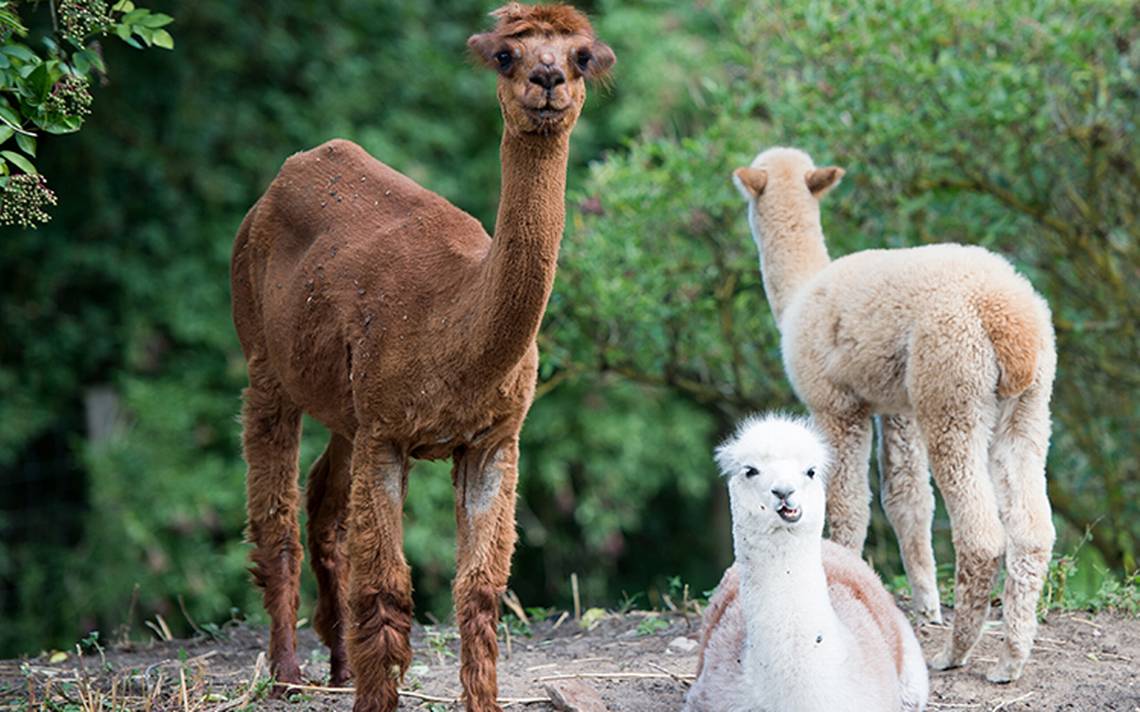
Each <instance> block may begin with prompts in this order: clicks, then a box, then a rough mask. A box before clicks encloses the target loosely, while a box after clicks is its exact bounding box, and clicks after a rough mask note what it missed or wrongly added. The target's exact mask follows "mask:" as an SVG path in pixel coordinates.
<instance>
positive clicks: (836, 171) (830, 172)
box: [804, 166, 846, 198]
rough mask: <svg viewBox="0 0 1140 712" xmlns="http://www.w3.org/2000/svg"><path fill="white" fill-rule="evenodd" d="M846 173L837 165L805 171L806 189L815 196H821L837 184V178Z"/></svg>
mask: <svg viewBox="0 0 1140 712" xmlns="http://www.w3.org/2000/svg"><path fill="white" fill-rule="evenodd" d="M844 173H846V171H844V170H843V169H842V168H840V167H839V166H827V167H826V168H815V169H812V170H810V171H808V172H807V175H806V176H804V179H805V180H806V181H807V187H808V190H810V191H811V194H812V195H814V196H815V197H817V198H822V197H823V196H824V194H825V193H827V191H829V190H831V189H832V188H834V187H835V186H837V185H839V179H840V178H842V177H843V174H844Z"/></svg>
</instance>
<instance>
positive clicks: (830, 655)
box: [685, 416, 928, 712]
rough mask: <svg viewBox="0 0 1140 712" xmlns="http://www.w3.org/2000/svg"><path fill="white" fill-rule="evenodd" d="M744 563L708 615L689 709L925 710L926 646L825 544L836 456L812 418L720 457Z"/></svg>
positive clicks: (749, 427) (756, 434)
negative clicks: (830, 472)
mask: <svg viewBox="0 0 1140 712" xmlns="http://www.w3.org/2000/svg"><path fill="white" fill-rule="evenodd" d="M716 455H717V463H718V465H719V466H720V468H721V472H722V474H723V475H724V476H725V477H726V478H727V480H728V487H729V496H730V501H731V506H732V520H733V521H732V524H733V544H734V548H735V551H736V563H735V564H734V565H733V566H732V568H730V569H729V570H728V571H726V572H725V575H724V578H723V580H722V581H721V583H720V585H719V586H718V587H717V590H716V592H715V593H714V595H713V598H712V600H711V601H710V602H709V606H708V608H707V609H706V611H705V616H704V620H703V626H702V632H701V646H700V662H699V664H698V671H697V680H696V682H695V683H694V685H693V687H692V689H691V690H690V691H689V694H688V696H687V698H686V701H685V710H686V711H687V712H705V711H709V712H711V711H713V710H715V711H717V712H725V711H740V712H744V711H747V712H762V711H764V712H832V711H833V710H839V709H858V710H874V711H890V710H895V711H897V710H907V711H912V710H921V709H923V708H924V707H925V704H926V698H927V694H928V679H927V674H926V665H925V663H924V661H923V659H922V650H921V649H920V648H919V645H918V640H917V639H916V638H915V636H914V632H913V631H912V630H911V629H910V625H909V624H908V623H907V621H906V618H905V617H904V616H903V615H902V612H901V611H899V610H898V608H897V607H896V606H895V604H894V600H893V599H892V598H891V596H890V594H889V593H887V591H886V589H884V588H883V585H882V583H881V582H880V581H879V579H878V578H877V577H876V576H875V574H874V572H873V571H871V569H870V567H869V566H867V564H866V563H864V562H863V561H862V560H860V559H859V557H858V556H856V555H855V554H853V553H852V552H850V551H849V550H846V549H843V548H842V547H839V546H836V545H835V544H832V543H831V542H827V541H823V540H821V535H822V533H823V519H824V507H825V495H824V490H825V482H824V474H825V472H826V468H827V466H828V463H829V459H830V458H829V453H828V448H827V445H826V443H825V441H824V440H823V438H822V436H821V435H820V434H819V432H818V431H816V430H815V429H814V428H813V427H812V426H811V423H810V422H807V421H805V420H803V419H793V418H788V417H785V416H766V417H757V418H751V419H749V420H747V421H745V422H744V423H743V424H742V425H741V427H740V429H739V430H738V431H737V433H736V435H734V436H733V437H732V438H730V439H729V440H728V442H726V443H725V444H724V445H722V446H721V447H720V448H718V450H717V453H716Z"/></svg>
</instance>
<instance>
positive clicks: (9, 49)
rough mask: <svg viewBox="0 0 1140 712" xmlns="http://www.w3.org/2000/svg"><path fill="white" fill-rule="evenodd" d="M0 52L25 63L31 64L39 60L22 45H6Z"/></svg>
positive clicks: (0, 48)
mask: <svg viewBox="0 0 1140 712" xmlns="http://www.w3.org/2000/svg"><path fill="white" fill-rule="evenodd" d="M0 52H3V53H4V54H6V55H8V56H9V57H15V58H16V59H22V60H23V61H25V62H33V61H35V60H38V59H39V57H38V56H37V55H36V53H35V52H33V51H32V50H30V49H28V48H27V47H26V46H24V45H22V44H6V45H4V46H3V47H0Z"/></svg>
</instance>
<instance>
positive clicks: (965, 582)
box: [919, 406, 1005, 670]
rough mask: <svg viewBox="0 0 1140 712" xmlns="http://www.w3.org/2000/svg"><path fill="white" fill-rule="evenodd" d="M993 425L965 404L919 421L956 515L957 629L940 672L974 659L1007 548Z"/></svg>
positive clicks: (941, 657) (938, 664) (938, 661)
mask: <svg viewBox="0 0 1140 712" xmlns="http://www.w3.org/2000/svg"><path fill="white" fill-rule="evenodd" d="M989 422H990V421H989V419H988V417H983V414H981V413H980V412H971V410H970V408H968V407H965V406H964V407H963V410H962V411H959V412H949V413H947V414H945V415H939V416H936V417H928V418H922V417H921V416H920V419H919V423H920V425H921V426H922V430H923V433H924V435H925V436H926V441H927V444H928V448H929V454H930V464H931V468H932V470H933V472H934V481H935V482H937V483H938V489H939V490H940V491H941V492H942V498H943V500H945V502H946V509H947V511H948V512H949V514H950V526H951V530H952V534H953V539H954V554H955V585H954V627H953V630H952V631H951V633H950V640H949V642H948V643H947V646H946V647H945V648H944V649H943V651H942V652H941V653H939V654H938V655H937V656H935V658H934V660H932V661H931V664H930V665H931V667H932V668H934V669H935V670H946V669H949V668H953V667H958V666H960V665H965V664H966V662H967V660H968V659H969V656H970V652H971V651H972V650H973V648H974V645H975V644H976V643H977V642H978V639H979V638H980V637H981V635H982V625H983V624H984V623H985V621H986V616H987V614H988V613H989V609H990V592H991V591H992V590H993V585H994V580H995V578H996V577H997V570H998V563H999V561H1000V559H1001V555H1002V551H1003V550H1004V547H1005V534H1004V532H1003V531H1002V526H1001V521H1000V519H999V518H998V510H997V502H996V501H995V497H994V489H993V485H992V484H991V483H990V479H989V476H988V473H987V469H986V462H987V449H988V443H987V440H988V435H989V432H990V428H989V426H988V423H989Z"/></svg>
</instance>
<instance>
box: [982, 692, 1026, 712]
mask: <svg viewBox="0 0 1140 712" xmlns="http://www.w3.org/2000/svg"><path fill="white" fill-rule="evenodd" d="M1033 694H1034V690H1030V691H1029V692H1026V693H1025V694H1024V695H1022V696H1021V697H1015V698H1013V699H1012V700H1006V701H1005V702H1002V703H1000V704H999V705H997V706H996V707H993V708H992V709H990V712H999V710H1003V709H1005V708H1006V705H1012V704H1013V703H1015V702H1021V701H1022V700H1028V699H1029V698H1030V697H1032V696H1033Z"/></svg>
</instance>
